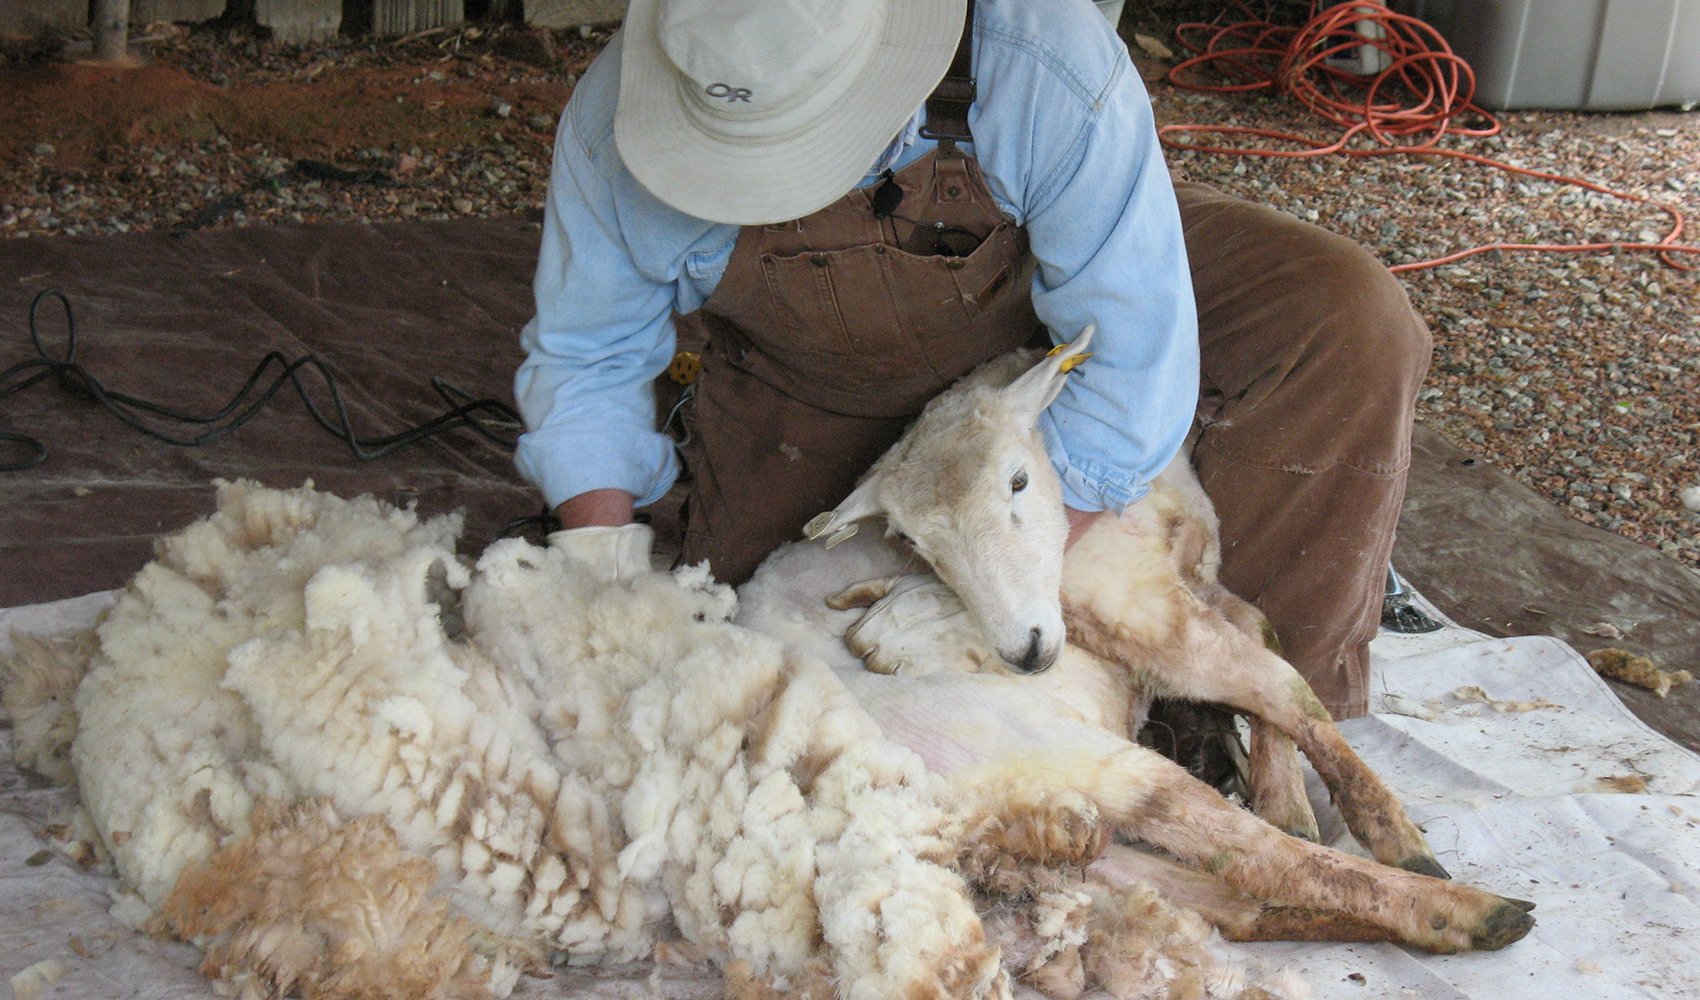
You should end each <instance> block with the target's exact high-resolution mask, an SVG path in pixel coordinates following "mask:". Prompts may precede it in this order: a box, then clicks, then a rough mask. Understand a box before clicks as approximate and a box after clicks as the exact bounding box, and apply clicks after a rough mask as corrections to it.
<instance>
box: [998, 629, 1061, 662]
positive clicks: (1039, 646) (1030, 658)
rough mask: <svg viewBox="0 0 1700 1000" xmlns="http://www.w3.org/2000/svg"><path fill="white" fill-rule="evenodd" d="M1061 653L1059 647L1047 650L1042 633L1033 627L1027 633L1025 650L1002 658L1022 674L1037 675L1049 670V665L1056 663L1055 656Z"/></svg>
mask: <svg viewBox="0 0 1700 1000" xmlns="http://www.w3.org/2000/svg"><path fill="white" fill-rule="evenodd" d="M1061 651H1062V650H1061V647H1059V646H1052V647H1051V648H1049V649H1047V648H1046V646H1045V633H1044V631H1043V630H1042V629H1040V628H1039V627H1038V626H1034V627H1033V628H1031V629H1029V630H1028V631H1027V648H1026V649H1024V650H1022V651H1021V653H1020V654H1019V655H1017V656H1010V655H1009V654H1007V653H1005V654H1003V658H1004V662H1006V663H1008V664H1009V665H1010V666H1012V667H1014V668H1015V669H1017V670H1019V671H1021V672H1022V673H1024V674H1037V673H1042V672H1043V671H1045V670H1049V669H1050V667H1051V664H1053V663H1055V662H1057V654H1058V653H1059V652H1061Z"/></svg>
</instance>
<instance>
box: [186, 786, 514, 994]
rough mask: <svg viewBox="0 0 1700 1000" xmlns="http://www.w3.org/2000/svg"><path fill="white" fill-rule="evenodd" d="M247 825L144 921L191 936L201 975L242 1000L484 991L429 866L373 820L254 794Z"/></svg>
mask: <svg viewBox="0 0 1700 1000" xmlns="http://www.w3.org/2000/svg"><path fill="white" fill-rule="evenodd" d="M251 822H252V825H253V833H252V834H251V835H249V836H246V837H242V838H240V839H238V840H236V841H234V842H232V843H230V844H229V845H227V846H225V847H224V848H223V849H221V850H220V851H219V852H218V853H216V854H214V855H213V856H212V857H210V858H208V859H207V860H205V861H203V862H197V863H194V864H191V865H190V866H188V867H187V868H185V869H184V871H183V874H182V875H181V876H180V877H179V878H178V880H177V885H176V888H175V889H173V890H172V893H171V896H170V897H169V898H168V899H167V900H166V902H165V905H164V906H163V907H162V908H161V910H160V912H159V915H158V916H157V917H156V918H155V920H154V922H153V928H154V930H155V931H156V932H157V933H161V934H165V935H169V936H172V937H177V938H181V939H183V940H185V941H191V942H195V943H199V944H201V945H202V947H204V948H205V950H206V960H205V961H204V962H202V964H201V972H202V973H203V974H205V975H206V976H208V977H210V978H213V979H215V980H218V981H220V982H223V983H226V984H228V985H229V986H230V987H231V988H233V989H234V990H235V991H236V993H237V995H238V996H240V997H242V998H244V1000H250V998H252V1000H259V998H269V997H276V996H286V995H297V996H301V997H305V998H310V1000H357V998H358V1000H484V998H487V997H489V996H491V989H490V966H489V961H488V960H487V959H485V958H484V957H483V956H481V955H479V954H477V953H476V952H475V951H474V950H473V947H472V943H471V939H472V935H473V927H472V925H471V924H469V923H468V922H467V921H466V919H465V918H463V917H461V916H459V915H457V914H455V913H453V912H452V911H451V910H450V909H449V906H448V902H447V901H446V900H445V899H444V898H443V897H441V896H439V895H433V894H432V893H431V887H432V883H433V882H434V881H435V879H436V874H437V872H436V866H435V865H434V864H432V863H431V861H429V860H428V859H426V858H423V857H420V856H419V855H416V854H412V853H410V852H408V851H406V850H404V849H403V848H402V847H401V845H400V843H399V842H398V841H397V840H396V836H395V832H394V831H393V830H391V829H390V827H389V825H388V824H387V823H385V822H384V821H383V819H382V817H379V816H371V815H368V816H362V817H359V818H357V819H354V820H352V821H350V822H348V823H343V822H342V821H341V820H339V819H338V817H337V815H336V811H335V810H334V809H333V808H332V807H331V805H330V804H329V803H327V802H325V801H323V800H306V801H303V802H299V803H297V804H295V805H292V806H285V805H282V804H279V803H275V802H264V803H262V804H261V805H260V806H259V807H258V808H256V809H255V810H254V814H253V816H252V818H251Z"/></svg>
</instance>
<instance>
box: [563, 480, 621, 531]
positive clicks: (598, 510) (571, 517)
mask: <svg viewBox="0 0 1700 1000" xmlns="http://www.w3.org/2000/svg"><path fill="white" fill-rule="evenodd" d="M634 499H635V498H634V497H633V496H632V495H631V494H630V493H627V492H626V491H625V490H615V489H607V490H590V491H589V492H586V493H580V494H579V495H578V496H576V497H569V498H568V499H567V500H566V501H565V502H563V503H562V504H561V505H560V506H559V507H556V508H555V516H556V517H558V518H560V519H561V528H562V529H563V530H571V529H573V528H589V527H593V526H601V527H607V528H617V527H619V526H620V525H622V524H630V523H632V503H633V500H634Z"/></svg>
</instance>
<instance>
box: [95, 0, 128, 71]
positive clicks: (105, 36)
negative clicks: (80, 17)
mask: <svg viewBox="0 0 1700 1000" xmlns="http://www.w3.org/2000/svg"><path fill="white" fill-rule="evenodd" d="M129 41H130V0H94V55H95V58H96V59H103V60H106V61H107V62H115V61H117V60H119V59H122V58H124V53H125V51H126V49H127V48H128V46H129Z"/></svg>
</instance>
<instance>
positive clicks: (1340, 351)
mask: <svg viewBox="0 0 1700 1000" xmlns="http://www.w3.org/2000/svg"><path fill="white" fill-rule="evenodd" d="M1316 263H1317V266H1316V268H1315V270H1314V272H1313V274H1312V282H1311V285H1312V287H1311V288H1310V289H1309V292H1310V294H1311V295H1312V296H1314V297H1315V298H1314V299H1313V301H1316V302H1317V303H1318V305H1319V306H1320V308H1319V310H1318V313H1317V314H1316V315H1315V316H1314V322H1313V325H1312V328H1311V331H1310V344H1309V348H1310V351H1309V353H1310V354H1311V356H1312V358H1311V359H1312V361H1313V362H1320V363H1322V364H1324V365H1326V366H1327V367H1328V368H1330V369H1331V370H1334V371H1335V372H1337V373H1339V374H1349V375H1350V376H1351V377H1352V378H1353V379H1354V380H1356V381H1357V384H1358V385H1359V386H1361V387H1362V388H1364V389H1370V388H1372V387H1374V386H1376V385H1385V387H1386V388H1387V389H1388V390H1394V391H1399V392H1400V393H1401V394H1406V393H1409V394H1414V393H1415V392H1416V389H1417V386H1418V385H1419V384H1420V383H1421V382H1422V380H1423V376H1424V375H1425V374H1426V373H1427V371H1428V366H1429V359H1430V357H1431V355H1432V354H1433V351H1434V340H1433V338H1432V337H1431V336H1430V334H1429V330H1428V326H1427V324H1425V323H1424V322H1423V320H1422V317H1421V316H1419V315H1418V314H1417V311H1416V310H1415V309H1414V308H1413V307H1412V306H1411V300H1410V298H1409V297H1408V296H1407V295H1406V294H1405V289H1404V286H1403V285H1401V284H1400V282H1399V279H1398V278H1396V277H1394V276H1393V275H1392V274H1390V273H1389V272H1388V270H1387V269H1386V268H1385V267H1383V266H1382V265H1381V262H1380V261H1378V260H1376V259H1375V258H1374V257H1373V256H1372V255H1371V254H1370V253H1369V252H1368V251H1367V250H1365V249H1364V248H1362V247H1360V246H1358V245H1357V244H1355V243H1352V242H1350V241H1348V240H1345V239H1337V241H1333V242H1332V244H1331V246H1330V247H1329V250H1328V252H1327V253H1326V254H1323V255H1320V256H1319V257H1318V258H1317V260H1316Z"/></svg>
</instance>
